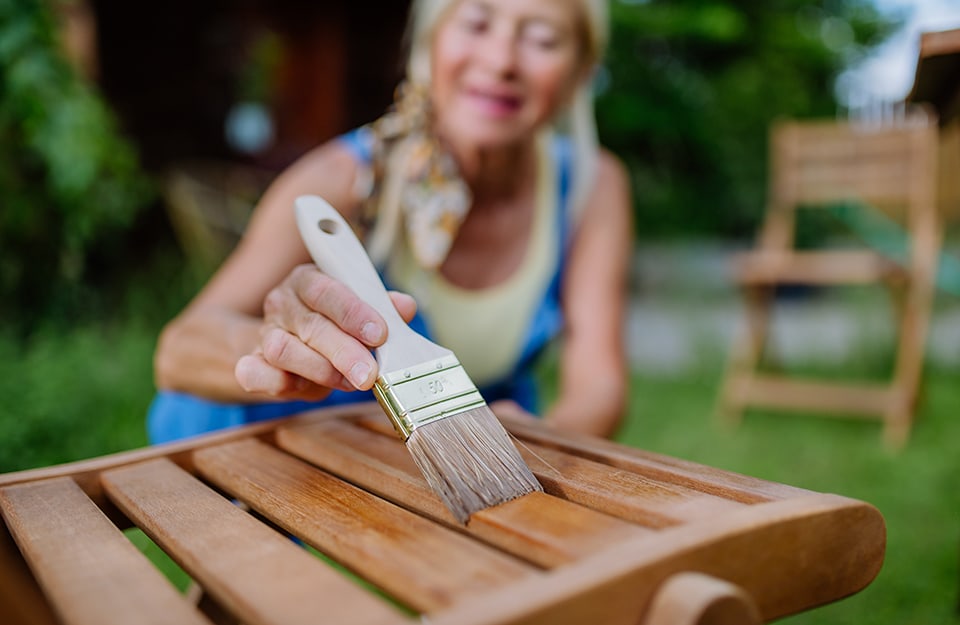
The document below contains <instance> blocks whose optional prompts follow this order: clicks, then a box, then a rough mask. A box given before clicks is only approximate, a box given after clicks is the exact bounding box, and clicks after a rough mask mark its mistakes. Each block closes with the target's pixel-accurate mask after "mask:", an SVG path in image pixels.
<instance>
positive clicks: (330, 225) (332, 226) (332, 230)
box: [317, 217, 340, 234]
mask: <svg viewBox="0 0 960 625" xmlns="http://www.w3.org/2000/svg"><path fill="white" fill-rule="evenodd" d="M317 227H318V228H320V232H325V233H327V234H336V233H337V232H338V231H339V230H340V224H338V223H337V222H336V221H334V220H333V219H330V218H329V217H324V218H323V219H321V220H320V221H318V222H317Z"/></svg>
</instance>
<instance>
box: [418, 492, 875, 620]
mask: <svg viewBox="0 0 960 625" xmlns="http://www.w3.org/2000/svg"><path fill="white" fill-rule="evenodd" d="M884 549H885V528H884V522H883V517H882V516H881V515H880V513H879V511H877V510H876V508H873V507H872V506H870V505H868V504H864V503H861V502H857V501H853V500H850V499H847V498H844V497H838V496H834V495H810V496H808V497H797V498H793V499H787V500H783V501H776V502H770V503H766V504H761V505H757V506H750V507H745V508H743V509H741V510H739V511H737V512H734V513H732V514H727V515H723V516H721V517H718V518H714V519H704V520H703V521H702V522H700V523H691V524H687V525H683V526H680V527H676V528H672V529H669V530H666V531H664V532H662V533H661V534H660V535H657V536H647V537H643V538H640V539H636V540H633V541H630V542H626V543H623V544H620V545H618V546H616V547H613V548H610V549H607V550H605V551H603V552H601V553H597V554H596V555H595V556H593V557H591V558H588V559H585V560H583V561H581V562H579V563H577V565H575V566H568V567H563V568H560V569H557V570H556V571H554V572H553V573H551V574H550V575H549V576H545V577H544V578H542V579H528V580H525V581H523V582H520V583H518V584H516V585H514V586H513V587H511V588H509V589H506V590H501V591H497V592H494V593H491V594H490V595H489V596H487V597H484V598H483V599H482V600H472V601H466V602H463V603H461V604H458V605H457V606H455V607H454V608H452V609H450V610H447V611H444V612H443V613H440V614H436V615H434V616H433V617H432V618H431V619H430V623H431V624H432V625H491V624H492V623H510V624H511V625H581V624H582V623H604V625H636V623H638V622H640V618H641V616H642V613H643V610H644V609H645V607H646V606H647V605H649V602H650V600H651V599H652V597H653V596H654V595H655V593H656V592H657V590H658V589H659V588H660V586H661V584H662V583H663V582H664V581H666V580H668V579H669V578H670V577H671V576H672V575H674V574H676V573H681V572H689V571H698V572H701V573H704V574H706V575H711V576H714V577H718V578H720V579H724V580H726V581H728V582H730V583H732V584H734V585H736V586H739V587H741V588H743V589H744V590H745V591H746V593H747V594H748V595H749V596H750V597H752V598H753V600H754V602H755V604H756V607H757V608H758V609H759V612H760V616H761V618H762V619H763V620H764V621H770V620H773V619H777V618H780V617H783V616H785V615H788V614H792V613H795V612H797V611H800V610H803V609H808V608H810V607H813V606H818V605H821V604H823V603H826V602H829V601H833V600H835V599H837V598H839V597H844V596H847V595H849V594H852V593H854V592H856V591H858V590H860V589H861V588H863V587H864V586H866V585H867V584H869V583H870V581H872V580H873V578H874V577H875V576H876V575H877V573H878V572H879V570H880V567H881V565H882V563H883V554H884ZM708 622H709V621H708Z"/></svg>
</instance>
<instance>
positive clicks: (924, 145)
mask: <svg viewBox="0 0 960 625" xmlns="http://www.w3.org/2000/svg"><path fill="white" fill-rule="evenodd" d="M936 159H937V127H936V123H935V121H931V120H928V119H927V118H925V117H921V118H908V120H906V121H904V122H902V123H899V124H897V125H890V126H869V125H864V124H857V123H854V122H842V121H798V120H789V121H783V122H779V123H777V124H775V125H774V126H773V127H772V129H771V135H770V182H769V184H770V187H769V193H768V200H769V204H768V210H767V217H766V222H765V224H764V231H763V233H762V235H761V246H763V247H766V248H768V249H769V248H780V249H783V248H789V247H791V246H792V245H793V243H794V241H793V239H794V229H795V215H794V213H795V211H796V210H797V209H799V208H814V207H829V206H837V205H841V204H848V205H866V206H869V207H872V208H875V209H878V210H880V211H882V212H883V213H884V214H885V215H886V216H887V217H890V218H893V219H894V220H896V221H897V222H898V223H900V224H901V225H902V226H903V227H905V228H906V230H907V233H908V236H910V235H912V234H913V233H914V232H915V231H916V230H917V229H923V228H926V227H928V224H932V223H933V222H935V211H936V208H935V207H936V193H937V190H936V185H937V182H936Z"/></svg>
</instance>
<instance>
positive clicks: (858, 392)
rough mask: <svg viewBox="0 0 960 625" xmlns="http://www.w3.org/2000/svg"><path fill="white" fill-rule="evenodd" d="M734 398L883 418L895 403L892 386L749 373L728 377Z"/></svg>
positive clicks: (755, 403) (767, 405) (765, 404)
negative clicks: (737, 376) (730, 378)
mask: <svg viewBox="0 0 960 625" xmlns="http://www.w3.org/2000/svg"><path fill="white" fill-rule="evenodd" d="M731 385H732V388H733V396H734V397H735V399H734V401H738V402H740V403H743V404H745V405H751V406H757V407H761V408H781V409H790V410H794V411H815V412H818V413H824V415H830V414H833V415H844V416H861V417H865V418H871V419H882V418H883V415H884V414H885V413H886V411H887V409H888V408H889V407H890V406H893V405H898V403H897V400H898V394H897V392H896V389H895V388H894V387H891V386H888V385H886V384H879V383H876V384H868V383H860V384H852V383H846V382H845V383H842V384H841V383H836V382H827V381H815V380H805V379H800V378H786V377H779V376H774V375H760V374H750V375H745V376H741V377H739V378H735V379H732V380H731Z"/></svg>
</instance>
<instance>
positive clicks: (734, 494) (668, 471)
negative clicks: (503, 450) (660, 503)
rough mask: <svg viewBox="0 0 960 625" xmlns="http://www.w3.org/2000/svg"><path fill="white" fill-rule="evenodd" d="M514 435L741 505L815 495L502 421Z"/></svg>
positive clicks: (610, 443)
mask: <svg viewBox="0 0 960 625" xmlns="http://www.w3.org/2000/svg"><path fill="white" fill-rule="evenodd" d="M501 420H502V421H503V423H504V425H505V426H506V427H507V429H508V430H509V431H510V433H511V434H513V435H514V436H516V437H517V438H519V439H520V441H521V442H524V443H536V444H538V445H540V446H543V447H550V448H553V449H559V450H561V451H564V452H566V453H568V454H574V455H576V456H579V457H581V458H585V459H590V460H593V461H594V462H598V463H601V464H605V465H607V466H611V467H616V468H620V469H624V470H626V471H631V472H633V473H636V474H638V475H641V476H644V477H647V478H649V479H652V480H656V481H658V482H661V483H663V484H676V485H678V486H683V487H685V488H689V489H691V490H695V491H699V492H702V493H709V494H712V495H716V496H718V497H723V498H724V499H729V500H731V501H738V502H741V503H748V504H753V503H761V502H766V501H773V500H778V499H787V498H791V497H803V496H807V495H811V494H812V492H811V491H809V490H804V489H802V488H796V487H794V486H788V485H786V484H778V483H775V482H768V481H766V480H761V479H759V478H755V477H750V476H747V475H741V474H739V473H733V472H731V471H724V470H722V469H715V468H713V467H708V466H706V465H702V464H697V463H695V462H689V461H687V460H682V459H679V458H673V457H670V456H664V455H662V454H656V453H653V452H649V451H644V450H642V449H635V448H632V447H627V446H625V445H621V444H618V443H615V442H613V441H608V440H604V439H599V438H596V437H592V436H583V435H577V434H574V433H571V432H558V431H556V430H551V429H549V428H547V427H544V426H543V425H540V424H538V423H529V422H525V421H520V420H518V419H510V418H503V419H501Z"/></svg>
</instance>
